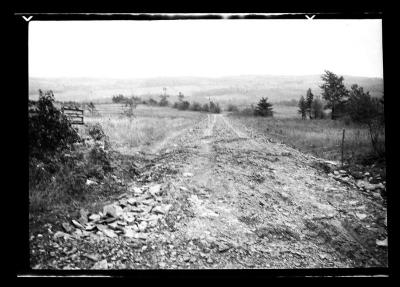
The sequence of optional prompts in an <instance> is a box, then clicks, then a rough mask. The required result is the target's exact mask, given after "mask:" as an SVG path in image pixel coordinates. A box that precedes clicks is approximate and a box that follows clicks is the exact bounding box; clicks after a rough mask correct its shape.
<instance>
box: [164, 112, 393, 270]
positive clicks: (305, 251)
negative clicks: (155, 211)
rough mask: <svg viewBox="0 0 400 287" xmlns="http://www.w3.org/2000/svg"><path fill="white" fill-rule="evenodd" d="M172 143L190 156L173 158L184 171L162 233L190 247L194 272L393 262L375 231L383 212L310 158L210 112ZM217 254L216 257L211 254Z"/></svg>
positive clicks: (172, 186) (172, 185)
mask: <svg viewBox="0 0 400 287" xmlns="http://www.w3.org/2000/svg"><path fill="white" fill-rule="evenodd" d="M171 144H174V145H175V146H172V147H170V148H171V149H182V150H186V151H190V152H189V154H190V156H186V157H185V158H184V159H182V158H180V157H177V158H175V160H176V161H178V162H177V163H176V164H177V165H179V164H181V169H180V170H181V174H179V175H178V176H177V177H175V178H174V179H171V180H170V181H169V182H168V188H167V190H168V193H169V195H168V196H169V197H170V202H172V203H173V204H174V208H173V210H172V211H171V212H170V215H169V220H170V222H171V225H172V228H171V229H170V230H169V231H167V230H163V231H162V232H163V234H164V236H165V237H166V238H171V236H172V241H173V242H174V243H173V245H174V246H175V245H176V246H178V245H185V244H187V243H188V242H189V243H191V244H189V246H188V249H187V252H188V254H187V256H188V258H190V259H189V262H188V263H187V264H188V266H191V265H192V264H194V265H196V266H198V267H200V266H202V265H204V266H202V267H210V263H212V264H211V265H212V266H213V267H214V268H296V267H299V268H301V267H306V268H312V267H355V266H385V265H386V257H385V252H386V250H385V249H383V250H382V248H379V247H376V243H375V239H376V230H375V229H374V227H373V225H374V224H375V223H377V222H378V221H379V220H382V219H383V218H382V216H384V213H385V210H384V209H383V208H381V209H379V208H378V207H379V206H377V204H376V200H372V199H370V198H367V197H366V196H364V195H363V194H361V192H360V191H359V190H356V189H354V188H351V187H349V186H348V185H344V184H340V183H338V181H336V180H334V179H332V178H331V177H329V176H328V175H327V174H326V173H323V172H321V171H320V170H317V169H315V168H314V167H312V164H313V162H315V160H314V159H313V158H312V157H309V156H306V155H304V154H301V153H300V152H298V151H296V150H293V149H291V148H288V147H287V146H285V145H282V144H278V143H272V142H269V141H268V140H265V139H264V140H263V139H257V138H250V137H249V136H248V134H247V133H246V131H245V127H243V126H240V125H239V123H236V122H231V120H230V119H228V118H227V117H226V116H224V115H208V118H207V120H206V121H204V122H201V123H199V125H198V126H196V127H194V128H193V129H191V130H189V131H188V132H187V133H186V134H183V135H181V136H180V138H175V139H174V140H173V141H171ZM167 146H168V144H166V146H165V147H164V148H168V147H167ZM171 160H172V161H174V159H173V158H171V159H170V160H169V161H170V164H172V163H171ZM363 210H364V212H365V210H367V217H366V218H364V219H363V220H360V219H359V218H358V217H357V215H356V214H360V213H362V212H363ZM371 210H375V212H376V213H375V214H371V213H370V212H371ZM371 228H372V229H371ZM192 249H193V251H192V252H191V250H192ZM210 250H212V255H209V254H208V255H204V253H205V252H207V251H210ZM198 252H200V253H201V254H203V255H202V257H200V258H199V256H198ZM201 258H203V259H207V260H208V262H207V260H199V259H201ZM186 259H187V258H186ZM164 260H166V261H168V257H165V259H164Z"/></svg>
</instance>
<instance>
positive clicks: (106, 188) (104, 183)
mask: <svg viewBox="0 0 400 287" xmlns="http://www.w3.org/2000/svg"><path fill="white" fill-rule="evenodd" d="M135 112H136V114H135V117H133V118H128V117H126V116H124V115H121V113H114V114H106V115H104V114H103V115H98V116H88V117H85V125H84V126H79V127H78V133H79V136H80V137H81V139H82V140H81V142H79V143H76V144H74V145H73V146H71V148H70V149H69V150H67V151H64V152H62V153H59V154H56V155H54V157H53V158H51V159H48V160H47V161H32V162H30V167H29V202H30V204H29V226H30V231H31V232H35V231H37V230H39V231H40V230H41V229H43V228H44V225H45V223H50V224H53V225H59V224H60V223H61V222H66V221H69V220H68V219H70V218H74V217H79V210H80V209H81V208H84V209H87V210H89V211H91V212H97V211H99V210H100V209H101V208H102V206H103V204H104V202H106V201H109V200H111V199H112V198H114V197H116V196H118V195H120V194H121V193H124V192H126V190H127V189H128V188H129V186H130V185H131V184H132V182H135V181H136V180H137V179H138V178H139V177H140V173H141V172H143V170H142V166H146V163H147V162H146V160H147V159H146V157H145V155H139V154H136V153H134V152H132V151H133V150H139V151H142V150H146V148H147V147H148V146H149V145H152V144H157V143H158V142H160V141H162V140H164V139H165V138H167V137H168V136H170V135H171V134H172V133H174V132H177V131H179V130H183V129H185V128H187V127H189V126H191V125H192V124H193V123H194V122H195V121H197V120H198V119H199V118H200V117H202V116H204V115H202V114H200V113H196V112H177V111H176V110H173V109H170V108H146V107H144V108H139V109H137V110H136V111H135ZM93 130H94V131H97V132H95V133H94V134H93ZM91 131H92V132H91ZM103 133H104V136H101V134H103Z"/></svg>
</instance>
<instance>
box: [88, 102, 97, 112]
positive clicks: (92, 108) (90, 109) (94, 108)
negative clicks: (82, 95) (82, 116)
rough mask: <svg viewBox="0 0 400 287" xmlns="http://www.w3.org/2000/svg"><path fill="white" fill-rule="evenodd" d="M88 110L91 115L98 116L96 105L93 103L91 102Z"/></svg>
mask: <svg viewBox="0 0 400 287" xmlns="http://www.w3.org/2000/svg"><path fill="white" fill-rule="evenodd" d="M87 108H88V110H89V112H90V114H92V115H94V114H96V112H97V110H96V107H95V105H94V104H93V102H90V103H89V104H88V106H87Z"/></svg>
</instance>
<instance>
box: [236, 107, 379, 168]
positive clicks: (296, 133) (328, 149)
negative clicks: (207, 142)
mask: <svg viewBox="0 0 400 287" xmlns="http://www.w3.org/2000/svg"><path fill="white" fill-rule="evenodd" d="M274 111H275V113H274V117H273V118H262V117H243V116H235V115H231V117H232V118H234V119H237V120H239V121H240V122H241V123H242V124H244V125H245V126H246V127H250V128H251V129H254V130H255V131H258V132H260V133H262V134H265V135H267V136H270V137H271V138H275V139H277V140H279V141H281V142H283V143H285V144H287V145H289V146H292V147H294V148H297V149H299V150H301V151H303V152H307V153H311V154H314V155H316V156H318V157H321V158H325V159H329V160H340V159H341V141H342V135H343V129H345V141H344V157H345V160H346V159H347V160H352V159H356V158H358V159H359V158H362V157H365V156H369V155H370V154H371V153H372V152H373V150H372V146H371V141H370V137H369V132H368V130H367V129H366V128H363V127H360V126H357V125H355V124H346V123H345V122H343V121H340V120H336V121H332V120H330V119H318V120H301V118H300V116H299V115H298V114H297V108H296V107H283V106H274ZM381 143H382V144H384V134H382V136H381Z"/></svg>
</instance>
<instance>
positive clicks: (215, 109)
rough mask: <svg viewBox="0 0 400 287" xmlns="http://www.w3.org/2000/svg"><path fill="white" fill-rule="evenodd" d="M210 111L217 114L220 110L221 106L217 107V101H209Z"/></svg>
mask: <svg viewBox="0 0 400 287" xmlns="http://www.w3.org/2000/svg"><path fill="white" fill-rule="evenodd" d="M210 112H211V113H215V114H219V113H220V112H221V108H220V107H219V104H218V103H216V104H215V103H214V102H210Z"/></svg>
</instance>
